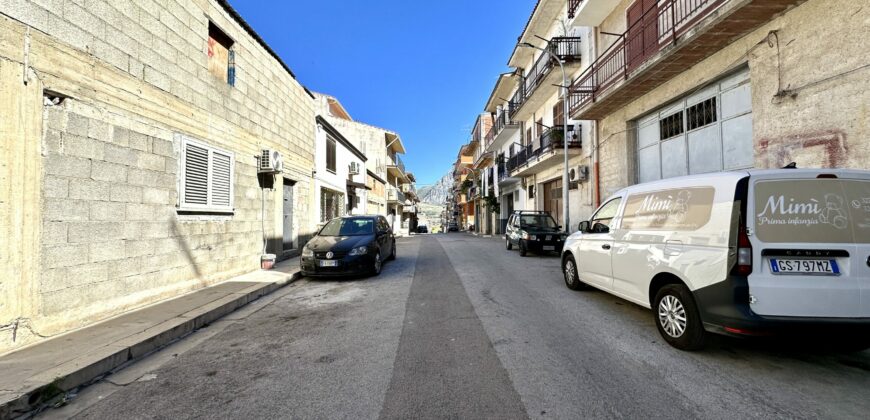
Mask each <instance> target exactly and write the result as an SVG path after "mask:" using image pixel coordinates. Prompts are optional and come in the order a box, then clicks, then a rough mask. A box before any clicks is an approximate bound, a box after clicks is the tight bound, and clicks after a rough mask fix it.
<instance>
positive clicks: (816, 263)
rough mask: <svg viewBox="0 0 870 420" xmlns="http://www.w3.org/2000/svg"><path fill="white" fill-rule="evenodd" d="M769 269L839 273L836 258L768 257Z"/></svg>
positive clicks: (788, 272) (809, 272)
mask: <svg viewBox="0 0 870 420" xmlns="http://www.w3.org/2000/svg"><path fill="white" fill-rule="evenodd" d="M770 271H771V272H773V274H822V275H829V276H835V275H838V274H840V267H839V266H837V260H806V259H800V260H786V259H781V258H771V259H770Z"/></svg>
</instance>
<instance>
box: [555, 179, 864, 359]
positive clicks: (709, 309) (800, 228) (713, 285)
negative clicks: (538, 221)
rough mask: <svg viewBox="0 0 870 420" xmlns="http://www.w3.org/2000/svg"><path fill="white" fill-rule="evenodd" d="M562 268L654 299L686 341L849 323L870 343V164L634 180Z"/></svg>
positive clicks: (671, 336) (586, 225) (621, 292)
mask: <svg viewBox="0 0 870 420" xmlns="http://www.w3.org/2000/svg"><path fill="white" fill-rule="evenodd" d="M562 271H563V273H564V275H565V283H566V285H567V286H568V287H569V288H571V289H575V290H578V289H582V288H586V287H588V286H593V287H595V288H598V289H601V290H604V291H606V292H608V293H612V294H614V295H616V296H619V297H621V298H623V299H626V300H629V301H632V302H634V303H636V304H638V305H641V306H644V307H647V308H653V311H654V318H655V322H656V325H657V326H658V329H659V332H660V333H661V335H662V337H663V338H664V339H665V341H667V342H668V343H669V344H671V345H673V346H674V347H677V348H679V349H684V350H692V349H699V348H701V347H703V345H704V342H705V337H706V333H707V332H715V333H721V334H729V335H739V336H747V335H768V334H772V333H776V332H778V331H782V330H785V329H790V328H792V327H798V328H800V329H802V330H805V329H813V327H817V328H819V329H822V330H831V329H839V328H844V329H845V330H846V331H849V332H853V333H857V334H862V335H858V336H856V337H859V339H860V340H859V341H860V342H862V343H865V342H866V343H868V344H867V345H870V339H868V337H870V171H857V170H840V169H815V170H809V169H776V170H749V171H737V172H722V173H713V174H706V175H696V176H687V177H681V178H671V179H666V180H662V181H655V182H650V183H645V184H640V185H635V186H631V187H628V188H625V189H623V190H621V191H619V192H617V193H616V194H614V195H613V196H612V197H610V198H609V199H608V200H607V201H606V202H604V203H603V204H602V205H601V207H599V208H598V210H597V211H596V212H595V213H594V215H593V216H592V218H591V219H590V220H589V221H584V222H581V223H580V227H579V232H577V233H575V234H573V235H571V236H570V237H568V239H567V241H566V243H565V247H564V249H563V252H562ZM853 328H854V331H853V330H852V329H853ZM861 337H863V339H861Z"/></svg>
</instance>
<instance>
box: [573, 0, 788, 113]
mask: <svg viewBox="0 0 870 420" xmlns="http://www.w3.org/2000/svg"><path fill="white" fill-rule="evenodd" d="M801 1H802V0H780V1H775V2H774V1H764V0H741V1H736V0H679V1H677V0H664V1H659V2H657V3H653V6H652V7H650V8H649V9H648V10H646V11H645V12H643V13H640V10H638V13H637V16H636V17H635V18H634V19H633V20H634V23H632V24H631V25H630V26H629V28H628V30H627V31H626V32H624V33H623V34H622V35H620V36H619V37H618V39H617V40H616V42H614V43H613V45H611V46H610V47H609V48H608V49H607V50H605V51H604V53H603V54H601V56H599V57H598V58H597V59H596V60H595V62H593V63H592V64H591V65H590V66H589V67H588V68H587V69H586V70H585V71H584V72H583V73H582V74H580V76H579V77H577V79H575V80H574V82H573V83H572V85H571V96H570V97H569V107H570V113H571V117H572V118H574V119H579V120H598V119H601V118H604V117H605V116H607V115H609V114H610V113H611V112H614V111H615V110H618V109H620V108H621V107H623V106H625V105H626V104H628V103H630V102H632V101H634V100H635V99H638V98H639V97H641V96H643V95H645V94H647V93H649V92H650V91H652V90H653V89H655V88H656V87H658V86H660V85H662V84H663V83H665V82H667V81H668V80H671V79H672V78H673V77H675V76H677V75H679V74H680V73H682V72H683V71H685V70H686V69H688V68H690V67H692V66H694V65H695V64H698V63H699V62H701V61H702V60H704V59H706V58H707V57H709V56H711V55H713V54H715V53H716V52H717V51H720V50H721V49H722V48H724V47H725V46H727V45H729V44H730V43H731V42H732V41H733V40H735V39H737V38H739V37H741V36H743V35H745V34H747V33H749V32H751V31H752V30H754V29H755V28H757V27H758V26H760V25H762V24H763V23H765V22H767V21H769V20H770V19H771V18H773V17H774V16H776V15H777V14H779V13H782V12H783V11H785V10H786V9H788V8H789V7H791V6H792V5H795V4H798V3H801ZM586 3H587V4H588V3H592V2H586ZM584 7H585V6H584ZM629 15H631V11H629Z"/></svg>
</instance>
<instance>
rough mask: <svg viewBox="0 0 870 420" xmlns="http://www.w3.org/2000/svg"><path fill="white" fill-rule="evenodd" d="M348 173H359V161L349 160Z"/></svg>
mask: <svg viewBox="0 0 870 420" xmlns="http://www.w3.org/2000/svg"><path fill="white" fill-rule="evenodd" d="M350 174H351V175H359V162H351V163H350Z"/></svg>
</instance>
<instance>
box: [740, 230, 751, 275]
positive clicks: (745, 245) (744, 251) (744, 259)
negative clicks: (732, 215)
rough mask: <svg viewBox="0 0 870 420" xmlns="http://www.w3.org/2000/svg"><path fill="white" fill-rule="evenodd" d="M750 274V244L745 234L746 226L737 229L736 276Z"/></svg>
mask: <svg viewBox="0 0 870 420" xmlns="http://www.w3.org/2000/svg"><path fill="white" fill-rule="evenodd" d="M751 273H752V244H751V243H750V242H749V235H747V234H746V226H740V227H739V228H738V229H737V274H738V275H741V276H748V275H749V274H751Z"/></svg>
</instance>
